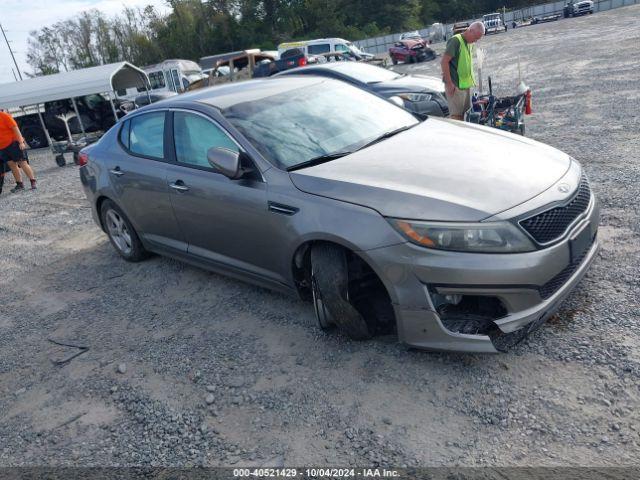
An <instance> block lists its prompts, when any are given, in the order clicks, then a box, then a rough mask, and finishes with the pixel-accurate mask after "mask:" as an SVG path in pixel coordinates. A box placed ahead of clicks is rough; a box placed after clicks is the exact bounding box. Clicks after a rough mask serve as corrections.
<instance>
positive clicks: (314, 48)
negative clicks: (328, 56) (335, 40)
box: [307, 43, 331, 55]
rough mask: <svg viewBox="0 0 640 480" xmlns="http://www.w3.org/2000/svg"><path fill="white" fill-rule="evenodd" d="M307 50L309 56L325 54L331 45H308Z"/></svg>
mask: <svg viewBox="0 0 640 480" xmlns="http://www.w3.org/2000/svg"><path fill="white" fill-rule="evenodd" d="M307 50H308V51H309V53H310V54H311V55H316V54H318V53H327V52H330V51H331V45H329V44H328V43H320V44H318V45H309V46H308V47H307Z"/></svg>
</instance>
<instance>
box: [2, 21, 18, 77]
mask: <svg viewBox="0 0 640 480" xmlns="http://www.w3.org/2000/svg"><path fill="white" fill-rule="evenodd" d="M0 31H2V36H3V37H4V41H5V42H7V48H8V49H9V53H10V54H11V58H12V59H13V64H14V65H15V66H16V70H17V71H18V76H19V77H20V80H22V72H20V68H19V67H18V62H16V57H15V55H14V54H13V50H12V49H11V44H10V43H9V40H8V39H7V34H6V33H4V28H2V24H1V23H0Z"/></svg>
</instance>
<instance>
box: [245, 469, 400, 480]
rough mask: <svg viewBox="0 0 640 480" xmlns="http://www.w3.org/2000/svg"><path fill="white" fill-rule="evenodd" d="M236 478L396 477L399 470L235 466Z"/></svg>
mask: <svg viewBox="0 0 640 480" xmlns="http://www.w3.org/2000/svg"><path fill="white" fill-rule="evenodd" d="M233 476H234V477H236V478H242V477H253V478H278V477H280V478H295V477H305V478H398V477H399V476H400V474H399V472H398V471H396V470H387V469H385V468H360V469H357V468H303V469H298V468H235V469H234V470H233Z"/></svg>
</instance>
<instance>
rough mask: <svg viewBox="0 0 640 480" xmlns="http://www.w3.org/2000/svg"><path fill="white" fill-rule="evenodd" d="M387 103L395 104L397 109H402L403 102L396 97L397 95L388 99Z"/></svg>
mask: <svg viewBox="0 0 640 480" xmlns="http://www.w3.org/2000/svg"><path fill="white" fill-rule="evenodd" d="M389 101H390V102H391V103H394V104H396V105H397V106H399V107H402V108H404V100H402V98H400V97H398V96H397V95H394V96H393V97H389Z"/></svg>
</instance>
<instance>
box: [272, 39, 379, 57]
mask: <svg viewBox="0 0 640 480" xmlns="http://www.w3.org/2000/svg"><path fill="white" fill-rule="evenodd" d="M292 48H299V49H300V50H303V51H304V53H305V54H306V55H320V54H322V53H333V52H339V53H351V54H353V55H354V56H355V57H356V58H357V59H359V60H370V59H372V58H373V57H374V56H373V55H372V54H370V53H367V52H363V51H362V50H360V49H359V48H358V47H357V46H356V45H354V44H353V43H351V42H350V41H348V40H345V39H344V38H317V39H315V40H305V41H302V42H286V43H281V44H280V45H278V55H282V53H283V52H286V51H287V50H291V49H292Z"/></svg>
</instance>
